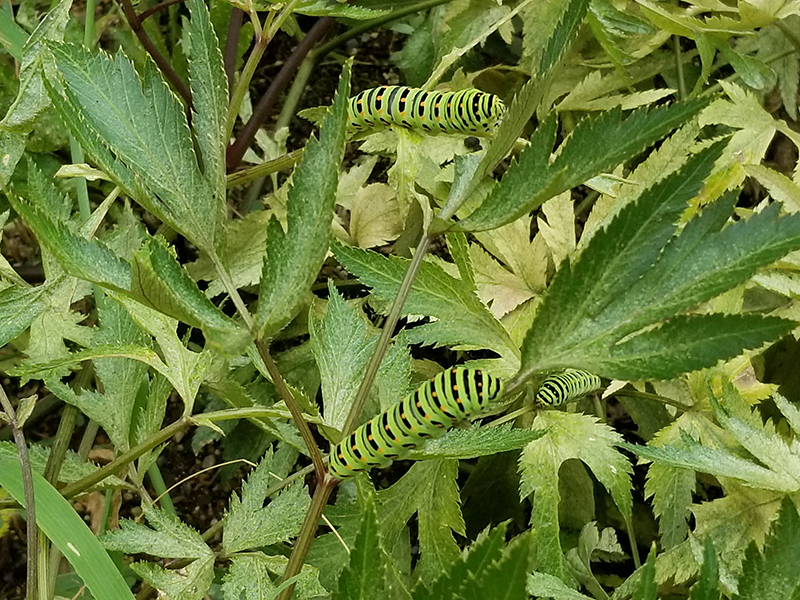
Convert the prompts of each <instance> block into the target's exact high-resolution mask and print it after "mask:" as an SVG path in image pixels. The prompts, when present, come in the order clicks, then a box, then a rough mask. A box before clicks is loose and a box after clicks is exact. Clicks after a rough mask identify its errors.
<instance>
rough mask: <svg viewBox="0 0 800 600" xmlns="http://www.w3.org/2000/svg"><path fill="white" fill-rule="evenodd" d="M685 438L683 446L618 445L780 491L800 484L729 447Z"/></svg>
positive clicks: (673, 463) (648, 457) (663, 460)
mask: <svg viewBox="0 0 800 600" xmlns="http://www.w3.org/2000/svg"><path fill="white" fill-rule="evenodd" d="M682 440H683V444H684V445H685V447H684V448H675V447H673V446H667V447H664V448H653V447H649V446H647V447H646V446H637V445H634V444H627V443H625V442H620V443H619V444H617V445H618V446H620V447H621V448H625V449H626V450H629V451H631V452H633V453H634V454H636V455H637V456H639V457H640V458H643V459H645V460H652V461H654V462H658V463H661V464H665V465H671V466H673V467H683V468H685V469H693V470H695V471H700V472H701V473H709V474H711V475H716V476H721V477H733V478H735V479H739V480H741V481H744V482H746V483H747V484H749V485H751V486H753V487H758V488H762V489H767V490H775V491H781V492H794V491H797V489H798V488H799V487H800V486H798V484H797V481H795V480H794V478H792V477H790V476H788V475H785V474H783V473H776V472H774V471H771V470H769V469H765V468H764V467H761V466H759V465H757V464H755V463H753V462H751V461H749V460H745V459H743V458H739V457H738V456H735V455H734V454H731V453H730V452H728V451H726V450H722V449H717V448H709V447H708V446H703V445H702V444H699V443H698V442H696V441H695V440H693V439H692V438H691V437H689V436H688V435H684V436H683V438H682Z"/></svg>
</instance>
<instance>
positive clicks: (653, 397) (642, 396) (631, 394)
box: [614, 389, 692, 412]
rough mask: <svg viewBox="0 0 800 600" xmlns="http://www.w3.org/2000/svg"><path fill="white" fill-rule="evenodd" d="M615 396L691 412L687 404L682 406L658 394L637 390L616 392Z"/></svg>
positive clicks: (681, 403) (680, 403)
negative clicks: (666, 405)
mask: <svg viewBox="0 0 800 600" xmlns="http://www.w3.org/2000/svg"><path fill="white" fill-rule="evenodd" d="M614 395H615V396H623V397H625V398H635V399H637V400H650V401H652V402H660V403H661V404H668V405H669V406H674V407H675V408H677V409H678V410H682V411H683V412H689V411H691V410H692V407H691V406H689V405H688V404H684V403H683V402H678V401H677V400H673V399H672V398H667V397H665V396H659V395H658V394H648V393H647V392H639V391H637V390H627V389H622V390H619V391H617V392H614Z"/></svg>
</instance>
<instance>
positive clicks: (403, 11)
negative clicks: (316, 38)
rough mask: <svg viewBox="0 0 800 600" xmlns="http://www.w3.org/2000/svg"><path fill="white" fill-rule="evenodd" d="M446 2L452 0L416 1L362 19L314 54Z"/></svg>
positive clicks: (326, 51)
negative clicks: (373, 17) (380, 14)
mask: <svg viewBox="0 0 800 600" xmlns="http://www.w3.org/2000/svg"><path fill="white" fill-rule="evenodd" d="M448 2H452V0H425V1H424V2H418V3H417V4H412V5H410V6H406V7H405V8H398V9H397V10H394V11H392V12H391V13H389V14H388V15H385V16H383V17H378V18H377V19H372V20H371V21H364V22H363V23H360V24H359V25H356V26H355V27H352V28H350V29H348V30H347V31H345V32H344V33H343V34H341V35H337V36H336V37H335V38H333V39H332V40H331V41H329V42H326V43H325V44H324V45H322V46H320V47H319V50H317V52H316V56H317V58H322V57H323V56H325V55H326V54H327V53H328V52H330V51H331V50H335V49H336V48H338V47H339V46H341V45H342V44H344V43H346V42H348V41H350V40H352V39H353V38H354V37H358V36H359V35H361V34H362V33H364V32H365V31H371V30H373V29H375V28H377V27H380V26H381V25H386V23H391V22H392V21H396V20H397V19H402V18H403V17H406V16H408V15H411V14H414V13H416V12H420V11H422V10H427V9H429V8H433V7H435V6H439V5H441V4H447V3H448Z"/></svg>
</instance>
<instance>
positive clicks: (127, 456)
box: [61, 418, 191, 498]
mask: <svg viewBox="0 0 800 600" xmlns="http://www.w3.org/2000/svg"><path fill="white" fill-rule="evenodd" d="M190 426H191V421H189V419H186V418H180V419H178V420H177V421H175V422H174V423H171V424H170V425H167V426H166V427H165V428H164V429H162V430H161V431H158V432H157V433H155V434H154V435H152V436H150V437H149V438H148V439H146V440H145V441H143V442H142V443H141V444H137V445H136V446H134V447H133V448H131V449H130V450H128V451H127V452H123V453H122V454H120V455H119V456H118V457H117V458H115V459H114V460H113V461H111V462H110V463H108V464H107V465H106V466H104V467H100V468H99V469H97V470H96V471H94V472H93V473H91V474H89V475H87V476H86V477H84V478H83V479H79V480H78V481H76V482H75V483H71V484H69V485H68V486H66V487H65V488H63V489H62V490H61V495H62V496H64V497H65V498H71V497H73V496H77V495H78V494H81V493H83V492H85V491H86V490H88V489H89V488H90V487H92V486H93V485H95V484H97V483H100V482H101V481H103V479H105V478H106V477H109V476H111V475H116V474H117V473H119V472H120V471H121V470H122V469H124V468H125V467H126V466H127V465H128V464H130V463H132V462H133V461H134V460H136V459H137V458H139V457H140V456H142V455H143V454H145V453H146V452H149V451H150V450H152V449H153V448H155V447H156V446H158V445H159V444H163V443H164V442H166V441H167V440H168V439H169V438H171V437H172V436H173V435H175V434H177V433H180V432H181V431H183V430H184V429H188V428H189V427H190Z"/></svg>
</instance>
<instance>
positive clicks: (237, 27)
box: [223, 8, 244, 91]
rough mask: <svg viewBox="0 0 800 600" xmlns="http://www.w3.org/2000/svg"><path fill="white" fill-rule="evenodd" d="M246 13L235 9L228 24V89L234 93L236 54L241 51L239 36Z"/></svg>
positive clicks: (226, 48)
mask: <svg viewBox="0 0 800 600" xmlns="http://www.w3.org/2000/svg"><path fill="white" fill-rule="evenodd" d="M243 19H244V11H242V9H241V8H234V9H233V11H231V20H230V22H229V23H228V37H227V39H226V40H225V58H224V59H223V64H224V65H225V75H226V76H227V77H228V89H229V90H231V91H233V76H234V74H235V73H236V53H237V51H238V49H239V34H240V33H241V31H242V20H243Z"/></svg>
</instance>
